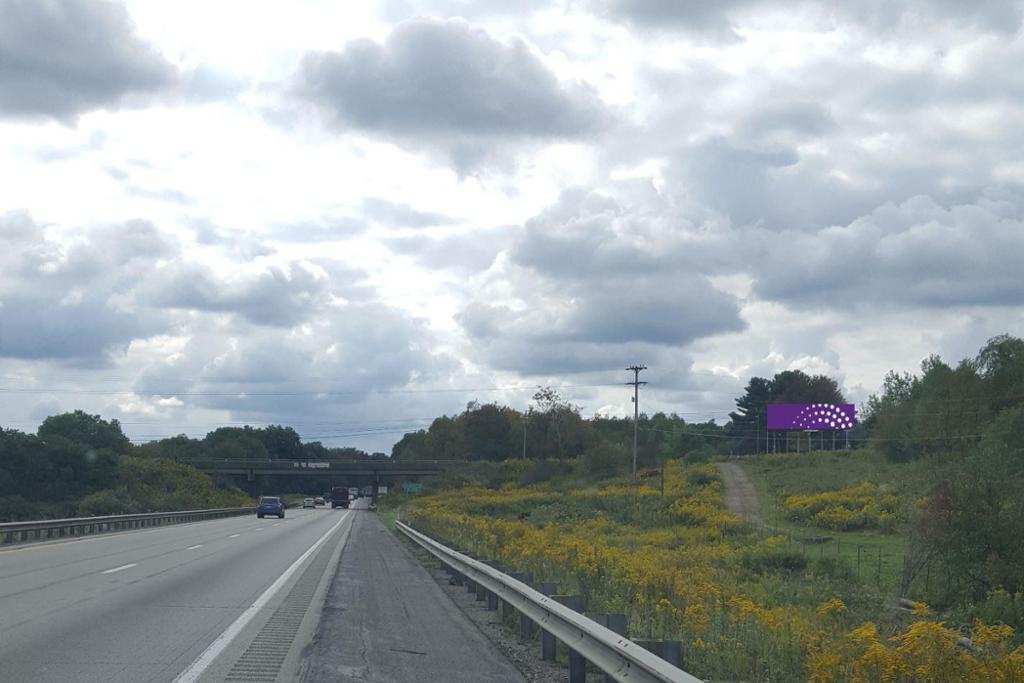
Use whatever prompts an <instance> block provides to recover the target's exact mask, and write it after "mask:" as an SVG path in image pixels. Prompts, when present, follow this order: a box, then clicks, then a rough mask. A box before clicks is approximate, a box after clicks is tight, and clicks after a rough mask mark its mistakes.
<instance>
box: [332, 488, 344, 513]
mask: <svg viewBox="0 0 1024 683" xmlns="http://www.w3.org/2000/svg"><path fill="white" fill-rule="evenodd" d="M347 507H348V487H347V486H335V487H334V488H332V489H331V508H347Z"/></svg>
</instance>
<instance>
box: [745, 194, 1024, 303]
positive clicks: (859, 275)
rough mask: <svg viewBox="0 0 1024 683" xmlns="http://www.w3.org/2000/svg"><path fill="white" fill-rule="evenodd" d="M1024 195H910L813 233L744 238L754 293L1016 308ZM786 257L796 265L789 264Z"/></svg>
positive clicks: (805, 299) (801, 299) (795, 299)
mask: <svg viewBox="0 0 1024 683" xmlns="http://www.w3.org/2000/svg"><path fill="white" fill-rule="evenodd" d="M1022 216H1024V198H1022V197H1021V196H1020V195H1018V194H1014V193H1006V192H1005V191H1003V192H1000V191H998V190H992V191H990V192H989V193H988V194H983V195H982V196H980V197H978V198H977V199H976V200H975V201H974V202H970V203H964V204H954V205H949V206H943V205H941V204H939V203H938V202H936V201H935V200H934V199H933V198H931V197H927V196H918V197H913V198H910V199H908V200H906V201H904V202H900V203H887V204H884V205H882V206H880V207H878V208H877V209H875V210H874V211H872V212H871V213H869V214H867V215H865V216H862V217H861V218H858V219H856V220H854V221H853V222H851V223H850V224H848V225H845V226H834V227H830V228H826V229H824V230H821V231H820V232H818V233H816V234H806V233H793V232H785V233H782V234H767V233H764V232H761V233H759V234H756V235H751V236H750V239H751V243H754V244H756V245H757V246H756V251H757V252H758V253H759V254H760V255H761V258H760V259H758V260H757V261H756V265H755V266H754V271H755V273H756V274H757V275H756V278H755V283H756V284H755V291H756V292H757V294H758V295H759V296H761V297H763V298H766V299H772V300H777V301H783V302H786V303H788V304H791V305H797V306H816V307H828V308H839V309H842V308H856V307H883V308H885V307H893V306H896V307H907V306H924V307H939V308H946V307H958V306H1021V305H1022V304H1024V280H1022V279H1021V277H1020V258H1019V255H1020V254H1022V253H1024V220H1022ZM794 259H796V262H798V263H799V267H792V265H786V264H793V263H794Z"/></svg>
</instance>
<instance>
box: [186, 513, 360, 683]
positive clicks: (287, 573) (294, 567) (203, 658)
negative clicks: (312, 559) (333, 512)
mask: <svg viewBox="0 0 1024 683" xmlns="http://www.w3.org/2000/svg"><path fill="white" fill-rule="evenodd" d="M346 517H348V512H346V513H345V514H344V515H342V517H341V519H339V520H338V522H337V523H336V524H335V525H334V526H332V527H331V528H330V529H328V530H327V531H326V532H325V533H324V535H323V536H321V537H320V538H318V539H317V540H316V542H315V543H314V544H313V545H311V546H309V550H307V551H306V552H304V553H302V554H301V555H299V559H297V560H295V561H294V562H292V564H291V566H289V567H288V569H285V570H284V573H283V574H281V576H279V577H277V580H276V581H274V583H272V584H270V587H269V588H267V590H265V591H263V594H262V595H260V597H258V598H256V602H254V603H252V605H250V606H249V607H248V608H247V609H246V610H245V611H244V612H242V613H241V614H240V615H239V616H238V618H237V619H235V620H234V621H233V622H231V625H230V626H228V627H227V628H226V629H224V632H223V633H221V634H220V635H219V636H217V639H216V640H214V641H213V642H212V643H210V645H209V647H207V648H206V649H205V650H203V653H202V654H201V655H199V656H198V657H196V659H195V661H194V662H192V663H191V664H189V666H188V668H187V669H185V670H184V671H182V672H181V673H180V674H178V677H177V678H175V679H174V683H195V681H197V680H199V677H200V676H202V675H203V672H204V671H206V669H208V668H209V666H210V665H211V664H213V661H214V660H215V659H217V657H218V656H219V655H220V653H221V652H223V651H224V650H225V649H226V648H227V647H228V645H230V644H231V641H232V640H234V639H235V638H237V637H238V634H239V633H241V632H242V630H243V629H245V627H246V626H247V625H248V624H249V622H250V621H252V620H253V617H255V616H256V615H257V614H259V611H260V610H261V609H263V608H264V607H266V605H267V603H268V602H270V601H271V600H272V599H273V598H274V595H276V594H277V592H278V591H280V590H281V588H282V587H283V586H284V585H285V584H286V583H288V579H290V578H291V576H292V574H294V573H295V572H296V571H298V569H299V567H300V566H302V563H303V562H305V561H306V558H308V557H309V556H310V555H312V554H313V553H314V552H316V549H317V548H319V547H320V546H322V545H323V544H324V541H326V540H327V537H328V536H330V535H331V534H333V533H334V532H335V531H337V529H338V527H340V526H341V523H342V522H344V521H345V518H346Z"/></svg>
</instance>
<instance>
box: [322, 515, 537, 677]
mask: <svg viewBox="0 0 1024 683" xmlns="http://www.w3.org/2000/svg"><path fill="white" fill-rule="evenodd" d="M352 524H353V526H352V533H351V536H350V537H349V540H348V543H347V544H346V547H345V552H344V553H342V555H341V561H340V563H339V565H338V572H337V576H336V577H335V580H334V582H333V584H332V585H331V589H330V591H329V593H328V595H327V598H326V601H325V605H324V610H323V615H322V618H321V620H320V627H319V630H318V632H317V635H316V638H315V640H314V642H313V645H312V647H311V648H310V651H309V653H308V655H307V657H306V660H305V662H304V664H303V667H304V675H303V678H302V680H303V681H304V683H321V682H322V681H338V682H340V683H363V682H364V681H365V682H372V683H413V682H419V681H436V682H437V683H441V682H444V683H463V682H464V683H487V682H491V681H493V682H498V681H501V682H502V683H504V682H506V681H508V682H510V683H525V679H524V678H523V677H522V675H521V674H520V673H519V671H518V670H517V669H516V668H515V667H514V666H513V665H512V664H511V663H510V662H509V660H508V659H507V658H506V657H505V655H504V654H502V653H501V652H500V651H499V650H498V649H497V648H496V647H495V646H494V645H493V644H492V643H491V642H490V641H489V640H488V639H487V638H486V636H484V635H483V634H482V633H481V632H480V631H479V630H478V629H477V627H476V625H475V624H473V622H472V621H470V620H469V618H468V617H467V616H466V615H465V614H463V612H462V611H461V610H460V609H459V607H458V606H457V605H456V604H455V603H454V602H452V600H451V598H449V597H448V595H447V594H445V592H444V591H443V590H441V588H440V586H438V585H437V583H436V582H435V581H434V579H433V578H432V577H431V576H430V574H428V573H427V570H426V569H424V568H423V565H422V564H420V562H419V561H418V560H416V558H415V557H414V556H413V555H412V553H411V552H410V550H409V548H408V546H406V545H405V544H403V543H401V542H400V541H399V540H398V539H397V538H396V536H395V535H394V534H393V533H391V532H389V531H388V530H387V529H385V528H384V525H383V524H382V523H381V522H380V520H379V519H378V518H377V516H376V515H372V514H357V515H355V516H354V518H353V522H352Z"/></svg>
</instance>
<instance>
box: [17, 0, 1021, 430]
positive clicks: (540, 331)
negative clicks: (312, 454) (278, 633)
mask: <svg viewBox="0 0 1024 683" xmlns="http://www.w3.org/2000/svg"><path fill="white" fill-rule="evenodd" d="M512 7H515V8H516V11H515V12H512V11H510V8H512ZM1022 13H1024V3H1022V2H1020V1H1019V0H1014V1H1008V0H1006V1H1004V0H980V1H979V2H973V3H965V2H959V1H952V0H907V1H904V2H899V3H893V2H886V1H884V0H851V1H849V2H800V1H796V0H727V1H722V2H714V3H710V2H696V1H694V2H684V1H681V0H559V1H556V0H547V1H545V0H528V1H527V0H524V1H523V2H518V3H507V2H495V1H493V0H478V1H476V2H470V1H469V0H383V1H381V2H360V3H352V2H341V1H338V2H331V1H328V0H302V1H294V0H293V1H291V2H287V3H285V2H280V3H271V2H260V3H255V2H250V1H248V0H237V1H228V0H221V1H219V2H216V3H210V2H206V1H202V0H178V1H177V2H174V3H166V2H160V3H155V2H150V1H147V0H139V1H137V2H135V1H128V2H125V3H120V2H106V1H103V0H0V424H2V425H3V426H6V427H14V428H18V429H23V430H27V431H32V430H34V429H35V428H36V426H37V425H38V422H39V420H40V419H41V418H43V417H45V416H47V415H50V414H53V413H56V412H58V411H63V410H71V409H74V408H83V409H86V410H88V411H90V412H95V413H101V414H103V415H104V416H106V417H116V418H118V419H120V420H121V421H122V422H123V424H124V425H125V429H126V431H127V432H128V433H129V434H130V435H131V436H132V437H133V438H134V439H135V440H137V441H144V440H147V439H151V438H157V437H160V436H166V435H173V434H177V433H187V434H190V435H196V436H202V435H203V434H205V433H206V432H207V431H209V430H210V429H212V428H214V427H216V426H219V425H224V424H243V423H253V424H266V423H271V422H272V423H285V424H292V425H294V426H295V427H296V428H297V429H298V430H299V431H300V433H302V434H303V436H304V437H305V438H307V439H319V440H322V441H324V443H327V444H330V445H346V444H350V445H355V446H358V447H362V448H366V449H368V450H377V449H379V450H387V449H389V448H390V445H391V444H392V443H393V442H394V441H395V440H396V439H397V438H398V437H399V436H400V435H401V432H402V431H404V430H408V429H413V428H417V427H420V426H425V425H426V424H428V422H429V418H431V417H433V416H435V415H438V414H440V413H443V412H447V413H449V414H450V413H453V412H458V411H459V410H461V409H462V408H463V407H464V406H465V404H466V402H467V401H470V400H474V399H477V400H481V401H492V400H496V401H499V402H503V403H507V404H509V405H512V406H514V407H516V408H522V407H524V406H525V405H526V404H527V403H528V401H529V398H530V395H531V394H532V392H533V391H534V390H535V388H536V386H538V385H552V386H556V387H560V388H561V391H562V393H563V395H565V396H566V397H568V398H569V399H571V400H572V401H574V402H575V403H577V404H579V405H580V406H581V408H582V409H583V412H584V413H585V414H593V413H594V412H595V411H601V412H603V413H606V414H614V415H624V414H627V413H631V412H632V408H631V405H630V401H629V397H630V392H629V391H628V390H627V389H626V388H625V387H624V386H622V383H623V382H625V381H627V380H628V379H630V377H629V376H628V373H626V372H625V371H624V370H623V368H625V367H626V366H627V365H630V364H632V363H644V364H646V365H648V366H649V367H650V369H649V370H648V371H647V372H645V373H644V377H643V378H645V379H647V380H648V381H650V383H651V384H650V385H649V386H648V387H647V388H646V389H645V391H644V394H643V397H642V399H641V405H642V407H643V408H644V409H645V410H650V411H654V410H665V411H675V412H678V413H680V414H682V415H684V416H685V417H687V418H692V419H694V420H705V419H709V418H717V419H719V420H720V421H721V420H723V419H724V417H725V414H726V413H727V412H728V410H729V409H730V408H731V407H732V400H733V398H734V397H735V396H736V395H737V393H738V392H739V391H740V390H741V388H742V386H743V385H744V384H745V383H746V380H747V379H748V378H749V377H750V376H751V375H753V374H758V375H770V374H772V373H774V372H777V371H780V370H784V369H790V368H799V369H803V370H806V371H808V372H823V373H828V374H831V375H833V376H834V377H836V378H837V379H838V380H839V381H840V383H841V384H842V386H843V388H844V390H845V391H846V393H847V396H848V397H849V398H850V399H852V400H855V401H858V402H860V401H863V400H864V399H866V398H867V395H868V394H869V393H871V392H873V391H876V390H877V388H878V386H879V385H880V382H881V379H882V376H883V375H884V374H885V372H886V371H887V370H889V369H890V368H895V369H900V370H913V369H915V368H916V367H917V366H918V363H919V362H920V360H921V359H922V358H923V357H924V356H926V355H927V354H929V353H931V352H938V353H940V354H942V355H943V356H944V357H946V358H948V359H952V360H956V359H959V358H962V357H964V356H966V355H971V354H973V353H974V352H975V351H976V350H977V348H978V347H979V346H980V345H981V344H983V343H984V341H985V340H986V339H987V338H989V337H991V336H993V335H995V334H998V333H1001V332H1010V333H1014V334H1018V335H1019V334H1022V333H1024V273H1022V268H1021V264H1022V258H1024V223H1022V221H1024V154H1022V152H1024V71H1022V70H1021V69H1020V65H1021V64H1024V33H1022V30H1021V23H1022Z"/></svg>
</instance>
